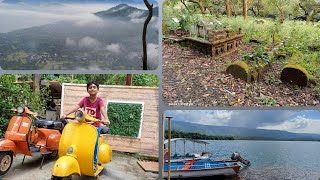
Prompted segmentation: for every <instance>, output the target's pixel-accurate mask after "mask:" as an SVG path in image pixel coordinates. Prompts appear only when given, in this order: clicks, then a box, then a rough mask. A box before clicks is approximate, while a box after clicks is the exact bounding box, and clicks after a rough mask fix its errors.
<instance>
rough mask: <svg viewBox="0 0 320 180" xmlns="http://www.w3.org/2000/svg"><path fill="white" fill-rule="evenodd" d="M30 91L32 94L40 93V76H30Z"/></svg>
mask: <svg viewBox="0 0 320 180" xmlns="http://www.w3.org/2000/svg"><path fill="white" fill-rule="evenodd" d="M32 81H33V82H32V89H33V92H39V91H40V74H34V75H33V76H32Z"/></svg>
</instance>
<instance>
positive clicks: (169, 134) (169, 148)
mask: <svg viewBox="0 0 320 180" xmlns="http://www.w3.org/2000/svg"><path fill="white" fill-rule="evenodd" d="M166 118H168V180H170V168H171V167H170V165H171V164H170V163H171V118H172V117H166Z"/></svg>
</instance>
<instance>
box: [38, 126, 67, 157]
mask: <svg viewBox="0 0 320 180" xmlns="http://www.w3.org/2000/svg"><path fill="white" fill-rule="evenodd" d="M60 137H61V134H60V132H59V130H54V129H45V128H38V142H37V144H36V145H37V146H41V147H43V148H41V150H40V151H41V152H46V151H48V150H57V149H58V147H59V140H60ZM55 138H56V139H55Z"/></svg>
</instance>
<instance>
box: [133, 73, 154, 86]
mask: <svg viewBox="0 0 320 180" xmlns="http://www.w3.org/2000/svg"><path fill="white" fill-rule="evenodd" d="M132 85H134V86H155V87H158V86H159V79H158V77H157V75H155V74H135V75H134V76H133V78H132Z"/></svg>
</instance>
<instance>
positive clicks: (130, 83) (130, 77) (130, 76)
mask: <svg viewBox="0 0 320 180" xmlns="http://www.w3.org/2000/svg"><path fill="white" fill-rule="evenodd" d="M131 85H132V74H127V78H126V86H131Z"/></svg>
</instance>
